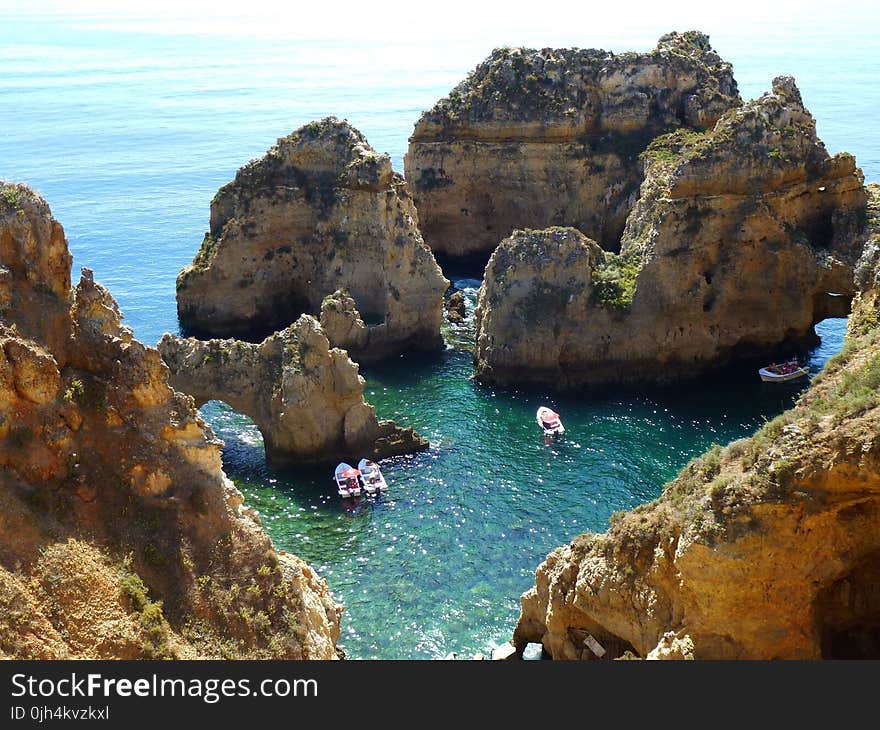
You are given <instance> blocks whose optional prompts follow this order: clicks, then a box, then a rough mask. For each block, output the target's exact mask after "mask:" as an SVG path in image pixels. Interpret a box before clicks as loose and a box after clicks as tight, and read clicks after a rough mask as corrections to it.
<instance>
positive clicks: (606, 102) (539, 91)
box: [405, 31, 740, 260]
mask: <svg viewBox="0 0 880 730" xmlns="http://www.w3.org/2000/svg"><path fill="white" fill-rule="evenodd" d="M739 103H740V99H739V93H738V91H737V86H736V82H735V81H734V79H733V73H732V71H731V67H730V64H728V63H726V62H724V61H722V60H721V58H720V57H719V56H718V54H717V53H715V51H713V50H712V48H711V46H710V44H709V39H708V37H707V36H706V35H704V34H703V33H699V32H696V31H689V32H686V33H681V34H679V33H669V34H667V35H665V36H663V37H662V38H661V39H660V40H659V42H658V44H657V47H656V48H655V49H654V50H653V51H651V52H650V53H624V54H619V55H616V54H614V53H611V52H608V51H602V50H584V49H550V48H545V49H542V50H533V49H526V48H501V49H497V50H495V51H494V52H493V53H492V55H491V56H490V57H489V58H488V59H487V60H486V61H484V62H483V63H481V64H480V65H479V66H478V67H477V68H476V69H475V70H474V71H473V72H472V73H471V74H470V75H469V76H468V78H467V79H465V80H464V81H463V82H462V83H461V84H459V85H458V86H456V87H455V88H454V89H453V90H452V91H451V92H450V93H449V95H448V96H447V97H445V98H444V99H441V100H440V101H439V102H438V103H437V104H436V106H434V108H433V109H431V110H430V111H427V112H425V113H424V114H423V115H422V116H421V118H420V119H419V121H418V123H417V124H416V125H415V129H414V130H413V134H412V136H411V137H410V144H409V150H408V152H407V154H406V158H405V170H406V179H407V182H408V184H409V185H410V187H411V189H412V190H413V195H414V196H415V201H416V207H417V208H418V211H419V219H420V222H421V227H422V232H423V235H424V237H425V240H426V241H427V242H428V244H429V245H430V246H431V248H432V249H433V250H434V252H435V253H437V254H438V255H439V254H443V255H445V256H449V257H467V256H478V257H480V258H481V259H482V260H485V259H486V258H487V257H488V255H489V254H490V253H491V252H492V250H493V249H494V248H495V247H496V246H497V245H498V242H499V241H500V240H501V239H502V238H504V237H506V236H509V235H510V234H511V233H512V231H513V230H514V229H518V228H522V229H526V228H547V227H551V226H572V227H574V228H577V229H578V230H580V231H581V232H582V233H584V234H585V235H586V236H588V237H590V238H592V239H594V240H596V241H598V242H599V243H600V244H601V245H602V246H603V247H604V248H609V249H613V250H617V246H618V242H619V240H620V235H621V232H622V231H623V226H624V222H625V220H626V217H627V215H628V214H629V211H630V209H631V208H632V206H633V204H634V202H635V200H636V198H637V197H638V189H639V184H640V182H641V180H642V176H641V168H640V165H639V162H638V155H639V153H640V152H641V151H643V150H644V149H645V147H647V145H648V143H649V142H650V141H651V140H652V139H653V138H654V137H656V136H657V135H658V134H661V133H663V132H667V131H670V130H672V129H677V128H679V127H685V128H688V129H699V130H702V129H707V128H709V127H711V126H712V125H713V124H714V123H715V121H716V120H717V119H718V118H719V117H720V116H721V114H722V113H723V112H725V111H727V110H729V109H731V108H733V107H736V106H737V105H739Z"/></svg>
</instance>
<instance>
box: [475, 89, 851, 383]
mask: <svg viewBox="0 0 880 730" xmlns="http://www.w3.org/2000/svg"><path fill="white" fill-rule="evenodd" d="M640 159H641V163H642V165H643V171H644V172H643V176H644V181H643V182H642V184H641V187H640V190H639V198H638V200H637V202H636V203H635V205H634V207H633V210H632V211H631V212H630V214H629V217H628V219H627V222H626V227H625V230H624V233H623V238H622V242H621V247H620V252H619V253H614V252H611V251H601V250H600V249H599V248H598V246H597V245H596V243H595V242H593V241H589V240H588V239H586V238H585V237H584V236H582V235H581V234H580V233H578V232H577V231H574V230H571V229H568V230H567V232H566V231H565V229H555V230H549V231H516V232H514V234H513V235H512V236H511V237H509V238H508V239H505V240H504V241H503V242H502V243H501V244H500V245H499V246H498V249H497V250H496V251H495V252H494V253H493V255H492V257H491V259H490V261H489V264H488V266H487V267H486V276H485V280H484V282H483V285H482V288H481V290H480V294H479V298H478V303H477V311H476V327H477V331H476V348H475V353H474V360H475V367H476V374H477V377H478V379H480V380H482V381H484V382H488V383H501V384H509V383H520V382H533V383H542V384H547V385H551V386H554V387H559V388H584V387H593V386H601V385H604V384H608V383H624V384H635V383H645V382H649V383H650V382H653V383H662V382H669V381H672V380H678V379H683V378H688V377H693V376H695V375H699V374H700V373H702V372H704V371H706V370H707V369H710V368H713V367H717V366H719V365H721V364H724V363H726V362H728V361H729V360H731V359H732V358H734V357H746V356H757V355H767V354H768V353H774V352H780V351H781V350H782V349H788V348H790V347H797V346H800V345H803V344H805V343H807V342H809V341H810V340H811V339H812V338H814V337H815V335H814V333H813V325H814V324H815V323H816V322H818V321H820V320H822V319H824V318H826V317H828V316H845V315H846V313H847V312H848V309H849V301H850V298H851V296H852V294H853V267H854V265H855V263H856V260H857V259H858V256H859V252H860V243H859V241H860V239H859V237H858V234H859V232H860V230H859V228H860V225H861V223H862V222H863V221H864V218H865V205H866V194H865V189H864V187H863V177H862V174H861V171H860V170H859V169H858V168H857V167H856V164H855V160H854V159H853V157H852V156H851V155H849V154H846V153H840V154H837V155H835V156H833V157H831V156H829V154H828V152H827V151H826V149H825V147H824V145H823V144H822V142H821V141H820V140H819V139H818V138H817V137H816V130H815V122H814V120H813V118H812V117H811V116H810V114H809V112H808V111H807V110H806V109H805V108H804V106H803V103H802V101H801V96H800V93H799V92H798V90H797V87H796V86H795V84H794V81H793V80H792V79H791V78H789V77H780V78H778V79H776V80H774V82H773V89H772V91H771V92H770V93H766V94H764V95H763V96H761V97H760V98H759V99H756V100H754V101H751V102H749V103H747V104H745V105H744V106H742V107H738V108H735V109H731V110H730V111H728V112H726V113H725V114H723V115H722V117H721V118H720V119H719V120H718V122H717V123H716V124H715V126H714V127H713V128H712V129H710V130H708V131H705V132H697V131H691V130H684V129H681V130H678V131H676V132H672V133H670V134H667V135H663V136H660V137H658V138H656V139H655V140H653V141H652V142H651V143H650V145H649V146H648V148H647V149H646V150H645V152H644V153H642V155H641V157H640ZM832 295H837V296H832Z"/></svg>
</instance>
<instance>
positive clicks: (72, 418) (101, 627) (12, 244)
mask: <svg viewBox="0 0 880 730" xmlns="http://www.w3.org/2000/svg"><path fill="white" fill-rule="evenodd" d="M0 187H2V193H3V194H2V195H0V616H2V618H3V620H2V622H0V653H2V655H3V656H4V657H14V658H96V659H105V658H127V659H128V658H174V657H177V658H200V657H210V658H221V657H226V658H270V657H275V658H288V659H307V658H318V659H331V658H335V657H336V656H337V652H336V642H337V640H338V638H339V621H340V614H341V607H339V606H337V605H336V603H335V602H334V601H333V599H332V597H331V596H330V593H329V591H328V589H327V585H326V583H325V582H324V581H323V580H322V579H321V578H319V577H318V576H316V575H314V574H312V577H311V579H310V580H308V581H306V580H303V578H302V577H301V571H300V570H295V569H294V568H292V567H289V566H290V565H291V563H294V564H297V565H298V563H297V561H296V559H295V558H292V557H288V558H286V559H285V560H284V561H282V560H281V559H280V557H279V555H278V554H277V553H276V552H275V550H274V549H273V547H272V543H271V541H270V540H269V538H268V537H267V535H266V534H265V533H264V532H263V531H262V529H261V528H260V527H259V524H258V523H257V522H256V520H254V519H252V518H251V517H249V516H248V515H247V514H246V512H245V510H244V509H243V508H242V501H243V499H242V496H241V494H240V493H239V492H238V490H237V489H235V487H234V485H232V483H231V482H230V481H229V480H228V479H227V478H226V476H225V475H224V474H223V471H222V468H221V463H220V451H219V443H218V441H217V439H216V438H215V437H214V435H213V433H212V432H211V430H210V429H209V428H208V427H207V426H206V424H205V423H204V422H203V421H202V419H201V418H199V416H198V414H197V412H196V410H195V406H194V404H193V400H192V398H189V397H187V396H184V395H183V394H181V393H176V392H175V391H174V390H172V388H171V387H170V386H169V384H168V378H169V372H168V368H167V367H166V366H165V365H164V364H163V362H162V360H161V358H160V356H159V354H158V352H157V351H156V350H154V349H152V348H147V347H144V346H143V345H142V344H141V343H139V342H137V340H135V339H133V337H132V334H131V331H130V330H129V329H128V328H127V327H125V326H124V325H122V324H121V316H122V315H121V313H120V312H119V309H118V306H117V305H116V302H115V301H114V300H113V298H112V296H110V294H109V292H107V290H106V289H104V288H103V287H101V286H100V285H99V284H97V283H95V281H94V280H93V277H92V275H91V272H90V271H88V270H84V271H83V275H82V277H81V279H80V281H79V283H78V285H77V287H76V289H75V290H73V291H72V290H71V288H70V271H69V267H70V255H69V253H68V251H67V243H66V241H65V239H64V232H63V230H62V228H61V226H60V225H59V224H58V223H57V221H55V220H54V219H53V218H52V216H51V213H50V212H49V208H48V206H47V205H46V203H45V202H44V201H43V200H42V199H40V198H39V197H38V196H37V195H36V194H35V193H33V192H32V191H31V190H29V189H28V188H26V187H24V186H20V185H9V184H6V183H3V184H2V185H0ZM242 584H245V587H247V586H249V585H253V586H255V589H254V590H251V591H247V590H244V591H240V590H239V586H240V585H242Z"/></svg>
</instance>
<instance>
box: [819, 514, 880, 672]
mask: <svg viewBox="0 0 880 730" xmlns="http://www.w3.org/2000/svg"><path fill="white" fill-rule="evenodd" d="M848 509H853V508H848ZM855 509H861V510H874V511H876V505H870V506H869V505H857V506H856V507H855ZM815 611H816V631H817V633H818V635H819V641H820V646H821V652H822V658H824V659H880V550H876V551H874V552H873V553H870V554H868V555H866V556H865V557H863V558H862V559H861V560H860V561H858V562H857V563H856V564H855V566H854V567H853V568H852V569H851V570H850V572H849V573H847V574H846V575H844V576H843V577H841V578H839V579H838V580H836V581H834V582H833V583H832V584H831V585H829V586H828V587H826V588H825V589H824V590H822V591H820V592H819V594H818V595H817V597H816V603H815Z"/></svg>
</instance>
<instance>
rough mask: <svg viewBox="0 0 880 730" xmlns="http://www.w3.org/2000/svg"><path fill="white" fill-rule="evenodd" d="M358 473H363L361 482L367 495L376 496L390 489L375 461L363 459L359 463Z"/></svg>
mask: <svg viewBox="0 0 880 730" xmlns="http://www.w3.org/2000/svg"><path fill="white" fill-rule="evenodd" d="M358 471H359V472H360V473H361V482H362V483H363V485H364V491H365V492H366V493H367V494H376V493H377V492H384V491H385V490H387V489H388V483H387V482H386V481H385V477H384V476H382V470H381V469H380V468H379V465H378V464H377V463H376V462H375V461H370V460H369V459H361V460H360V461H359V462H358Z"/></svg>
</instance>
